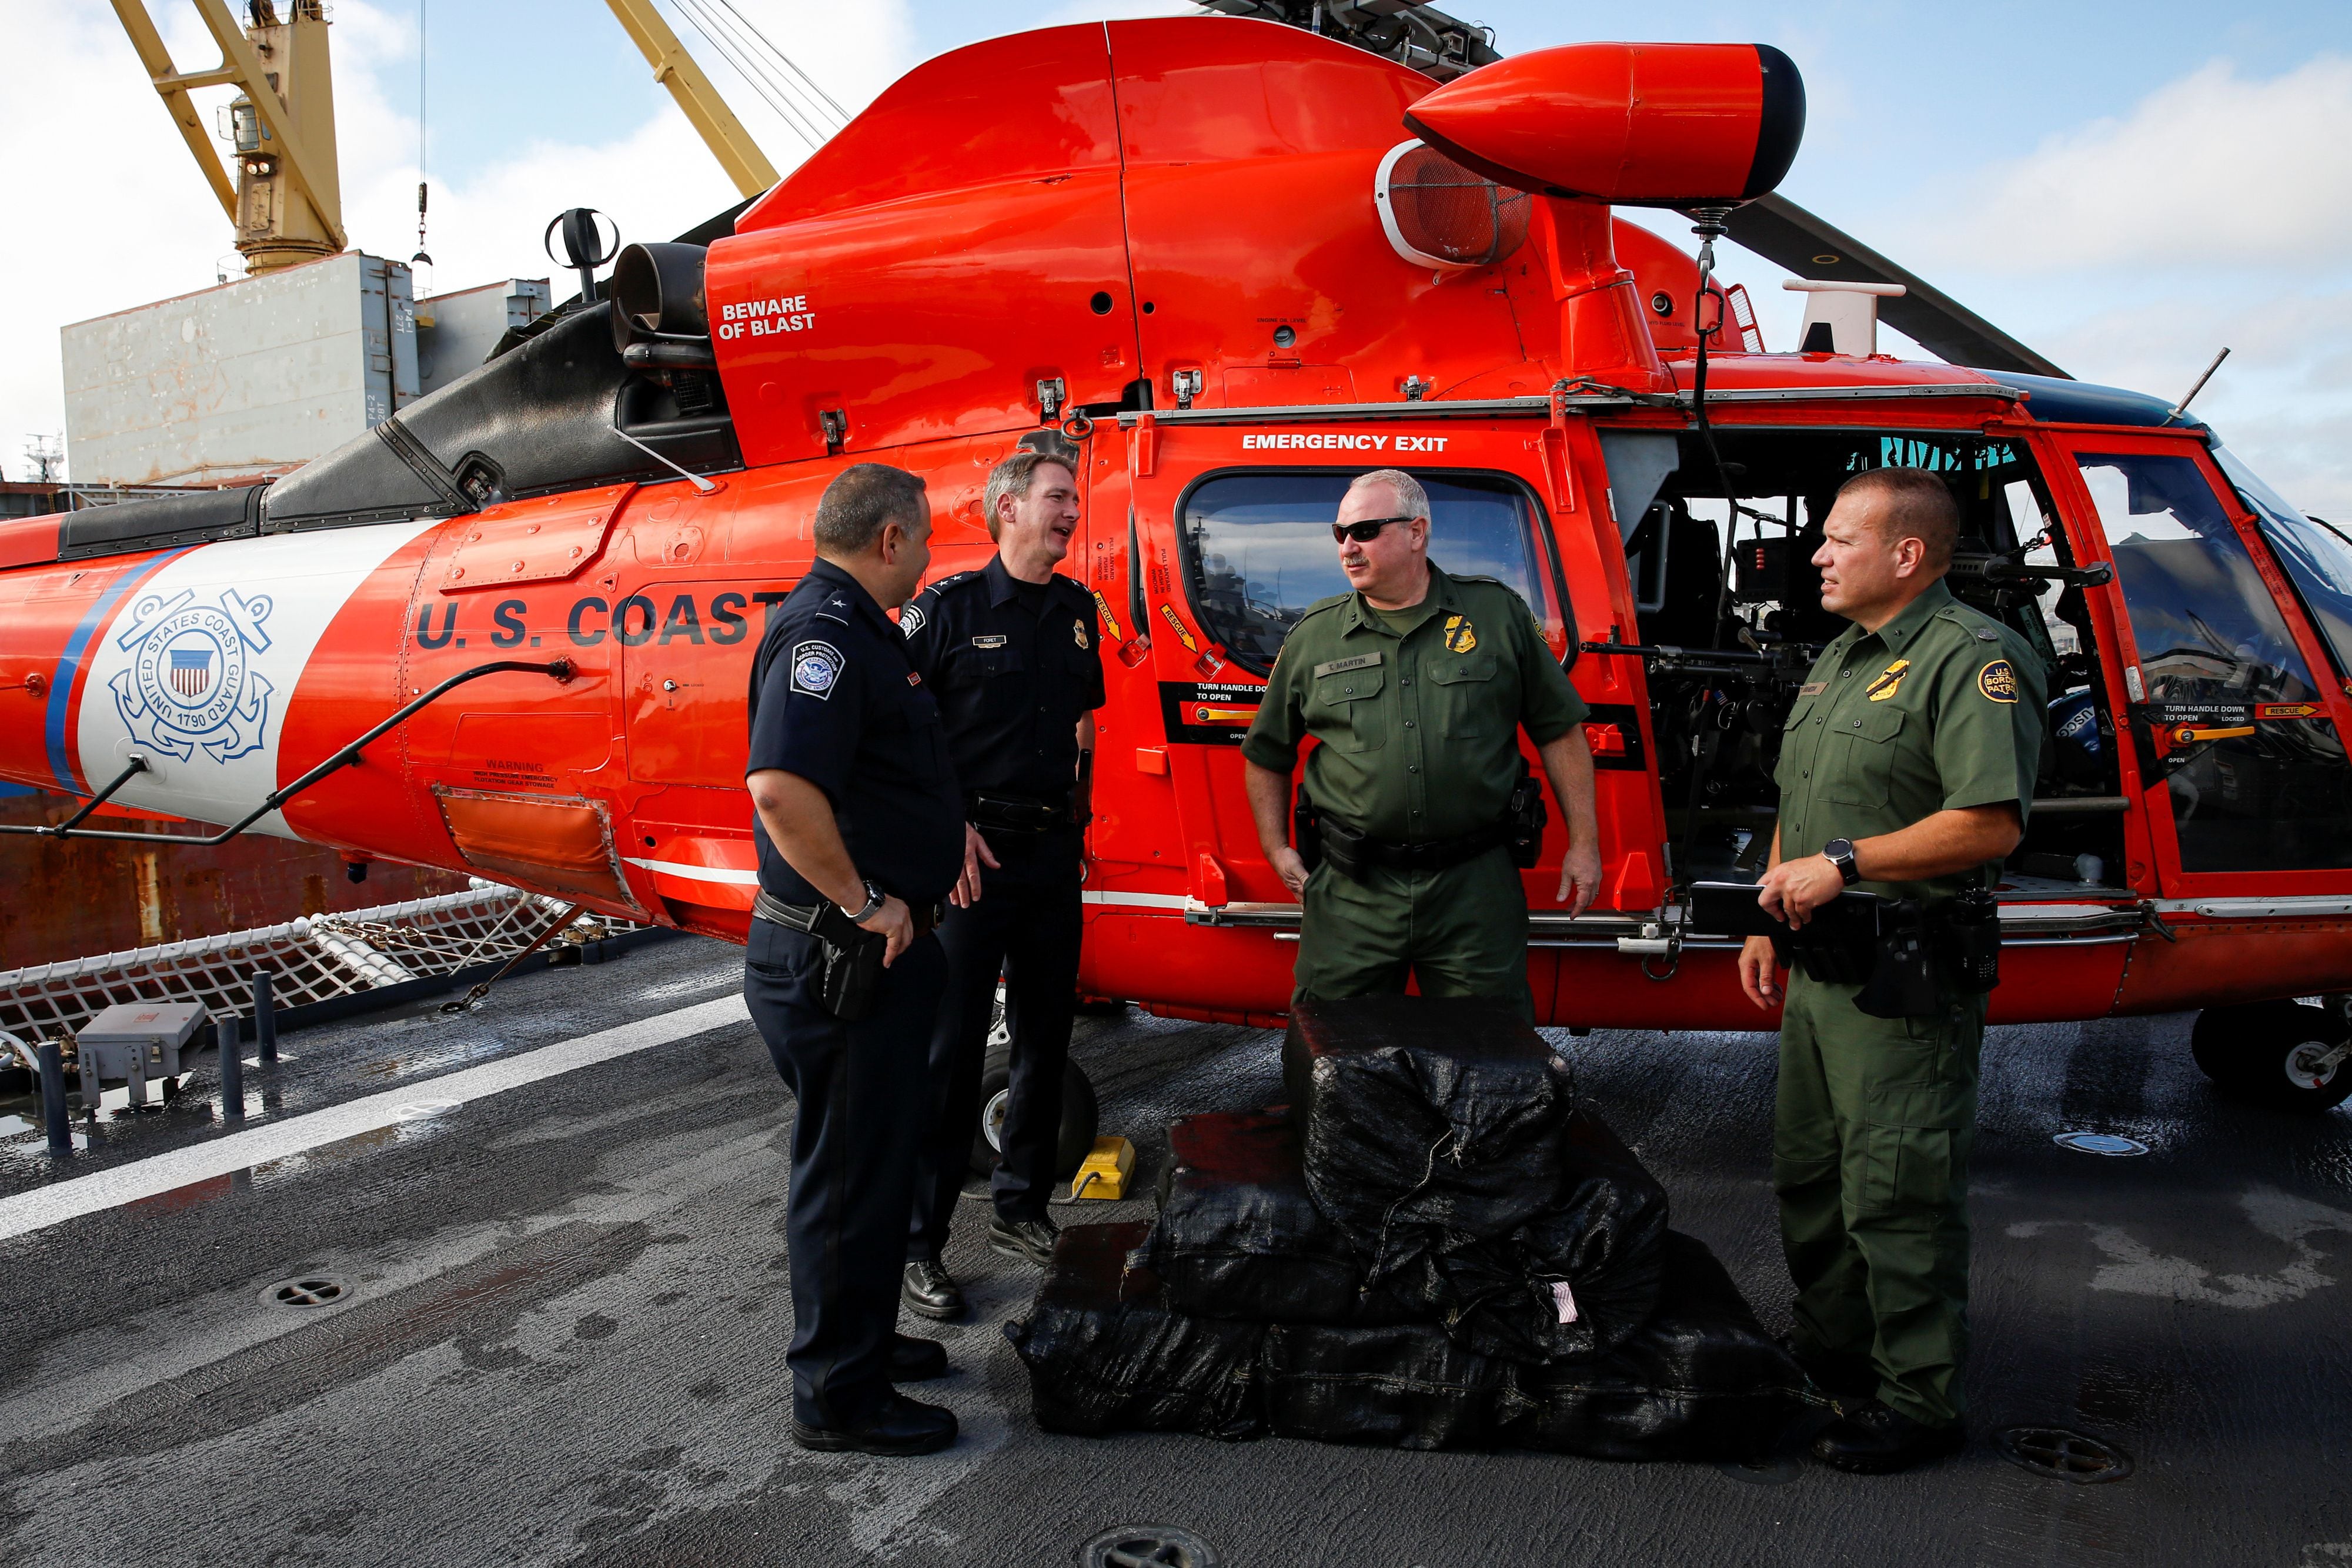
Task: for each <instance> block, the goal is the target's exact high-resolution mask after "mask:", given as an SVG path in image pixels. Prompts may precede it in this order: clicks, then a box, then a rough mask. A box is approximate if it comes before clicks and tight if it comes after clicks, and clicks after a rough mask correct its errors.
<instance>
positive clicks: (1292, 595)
mask: <svg viewBox="0 0 2352 1568" xmlns="http://www.w3.org/2000/svg"><path fill="white" fill-rule="evenodd" d="M1363 471H1365V470H1359V469H1352V468H1318V469H1307V470H1297V469H1294V470H1287V471H1286V470H1279V469H1249V470H1244V471H1242V472H1227V473H1223V474H1213V475H1211V476H1208V477H1206V478H1204V479H1202V480H1200V481H1198V482H1197V483H1195V484H1194V485H1193V486H1192V490H1191V491H1190V492H1189V493H1188V494H1187V495H1186V496H1185V497H1184V499H1183V502H1182V505H1181V513H1180V515H1181V517H1182V519H1183V523H1182V528H1181V538H1182V542H1183V550H1184V568H1185V575H1186V578H1187V585H1188V587H1189V588H1190V589H1191V591H1192V607H1193V610H1194V611H1195V612H1196V613H1198V614H1199V616H1200V618H1201V625H1202V630H1204V631H1206V632H1208V633H1209V635H1210V636H1211V637H1213V638H1214V639H1215V640H1216V641H1217V642H1219V643H1223V645H1224V647H1225V651H1226V653H1227V654H1228V655H1229V656H1230V657H1231V658H1232V660H1233V662H1234V664H1239V665H1240V666H1241V667H1242V668H1244V669H1245V670H1248V671H1250V672H1252V673H1253V674H1259V675H1263V674H1265V673H1266V672H1267V671H1269V670H1271V669H1273V668H1274V659H1275V655H1276V653H1280V652H1281V651H1282V643H1283V639H1284V638H1286V637H1287V636H1289V635H1290V629H1291V628H1292V627H1293V626H1295V625H1297V623H1298V622H1299V619H1300V618H1301V617H1302V616H1304V615H1305V614H1306V613H1307V610H1308V609H1309V608H1310V607H1311V606H1312V605H1313V604H1314V603H1315V602H1316V601H1318V600H1319V599H1325V598H1328V597H1329V596H1330V595H1332V594H1335V593H1345V592H1347V591H1349V589H1348V578H1347V574H1346V573H1345V572H1343V571H1341V570H1339V550H1338V549H1337V547H1335V546H1334V545H1333V544H1332V542H1331V522H1332V519H1333V518H1335V517H1338V516H1339V500H1340V497H1342V496H1344V495H1345V494H1346V493H1347V489H1348V486H1349V483H1350V482H1351V481H1353V480H1354V478H1355V477H1356V475H1357V474H1358V473H1359V472H1363ZM1414 477H1415V478H1417V479H1419V480H1420V481H1421V482H1422V484H1423V486H1424V487H1426V488H1427V490H1428V491H1429V507H1430V514H1431V515H1430V522H1429V559H1431V560H1432V561H1433V562H1435V563H1436V564H1437V565H1438V566H1440V567H1442V568H1444V570H1446V571H1448V572H1450V573H1452V574H1453V575H1454V576H1456V577H1491V578H1493V579H1495V580H1496V581H1498V582H1503V583H1507V584H1508V585H1509V586H1510V587H1511V588H1512V589H1513V590H1514V591H1517V593H1518V595H1519V596H1520V597H1521V598H1523V599H1525V600H1526V601H1528V604H1529V605H1530V606H1531V607H1532V608H1533V609H1534V611H1535V613H1536V617H1537V619H1538V620H1539V621H1541V622H1543V623H1544V630H1545V632H1546V633H1547V635H1550V636H1552V637H1553V640H1554V642H1555V644H1557V643H1558V642H1559V636H1558V635H1557V633H1559V632H1560V630H1561V628H1562V627H1564V626H1565V624H1566V619H1567V618H1566V614H1565V607H1566V605H1567V593H1566V591H1565V590H1564V589H1563V588H1562V587H1561V586H1560V584H1559V572H1558V569H1557V567H1555V566H1554V565H1552V564H1551V562H1550V559H1549V554H1548V553H1547V552H1546V551H1545V550H1544V549H1542V547H1541V546H1540V545H1539V544H1538V538H1537V530H1536V528H1534V527H1533V523H1534V519H1535V517H1537V515H1538V514H1537V512H1536V510H1535V503H1534V501H1533V499H1532V498H1531V497H1529V496H1528V492H1527V490H1526V488H1525V486H1521V485H1520V484H1519V483H1518V482H1517V481H1516V480H1513V479H1509V478H1506V477H1504V476H1501V475H1499V474H1493V475H1489V474H1429V473H1417V474H1415V475H1414Z"/></svg>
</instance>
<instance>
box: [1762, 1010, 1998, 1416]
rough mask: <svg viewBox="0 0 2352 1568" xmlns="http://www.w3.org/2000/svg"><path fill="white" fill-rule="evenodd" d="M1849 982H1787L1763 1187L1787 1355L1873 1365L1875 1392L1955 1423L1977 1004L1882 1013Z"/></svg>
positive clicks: (1978, 1037)
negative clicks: (1774, 1240) (1781, 1289)
mask: <svg viewBox="0 0 2352 1568" xmlns="http://www.w3.org/2000/svg"><path fill="white" fill-rule="evenodd" d="M1860 989H1861V988H1860V987H1858V986H1828V985H1821V984H1818V983H1816V982H1814V981H1811V980H1809V979H1807V978H1806V977H1804V976H1803V975H1801V974H1796V973H1792V974H1790V976H1789V980H1788V999H1787V1005H1786V1007H1785V1009H1784V1010H1783V1012H1782V1014H1781V1020H1780V1105H1779V1113H1778V1114H1777V1116H1776V1117H1775V1119H1774V1123H1773V1128H1772V1187H1773V1190H1774V1191H1775V1192H1776V1193H1778V1194H1779V1195H1780V1243H1781V1247H1782V1248H1783V1249H1784V1250H1785V1251H1786V1252H1787V1254H1788V1259H1789V1277H1790V1280H1791V1281H1793V1282H1794V1283H1795V1285H1796V1291H1797V1295H1796V1301H1795V1304H1794V1313H1795V1317H1796V1347H1797V1348H1798V1349H1799V1350H1800V1351H1802V1352H1805V1353H1807V1354H1815V1353H1820V1352H1830V1353H1832V1354H1841V1353H1842V1354H1855V1355H1865V1356H1868V1357H1869V1358H1870V1360H1871V1362H1872V1364H1874V1366H1875V1367H1876V1369H1877V1372H1878V1379H1879V1387H1878V1397H1879V1399H1880V1400H1881V1401H1882V1402H1883V1403H1884V1404H1885V1405H1886V1406H1889V1407H1891V1408H1892V1409H1894V1410H1895V1411H1897V1412H1899V1413H1900V1414H1902V1415H1905V1416H1910V1417H1912V1418H1913V1419H1914V1420H1918V1421H1925V1422H1927V1423H1929V1424H1930V1425H1935V1426H1948V1425H1950V1424H1952V1423H1955V1422H1957V1421H1958V1420H1959V1418H1960V1416H1961V1394H1960V1363H1961V1361H1962V1359H1963V1358H1964V1357H1965V1356H1966V1355H1967V1354H1968V1343H1969V1318H1968V1301H1969V1215H1968V1191H1969V1145H1971V1144H1972V1143H1973V1142H1974V1140H1975V1137H1976V1117H1977V1060H1978V1055H1979V1051H1980V1049H1981V1047H1982V1045H1983V1042H1984V1012H1985V1009H1984V998H1981V997H1971V998H1964V999H1960V1000H1956V1001H1951V1002H1948V1004H1947V1006H1946V1007H1945V1009H1944V1010H1943V1011H1942V1012H1941V1013H1940V1014H1938V1015H1937V1016H1934V1017H1929V1018H1916V1019H1878V1018H1873V1017H1871V1016H1870V1015H1869V1014H1867V1013H1864V1012H1862V1011H1861V1010H1859V1009H1856V1008H1855V1007H1854V1005H1853V998H1854V995H1855V993H1856V992H1857V991H1859V990H1860Z"/></svg>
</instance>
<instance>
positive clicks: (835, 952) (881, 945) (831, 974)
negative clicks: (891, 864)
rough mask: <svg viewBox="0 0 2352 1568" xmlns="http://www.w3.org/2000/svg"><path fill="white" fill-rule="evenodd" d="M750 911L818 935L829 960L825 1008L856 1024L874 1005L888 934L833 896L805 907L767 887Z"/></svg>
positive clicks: (822, 991)
mask: <svg viewBox="0 0 2352 1568" xmlns="http://www.w3.org/2000/svg"><path fill="white" fill-rule="evenodd" d="M751 913H752V915H754V916H756V917H757V918H759V919H761V920H767V921H772V922H773V923H775V924H776V925H784V926H789V927H791V928H792V929H793V930H794V931H804V932H806V933H807V934H808V935H810V936H814V937H815V938H816V943H817V950H818V953H819V956H821V957H822V958H823V960H824V976H823V978H822V980H821V981H820V984H819V988H818V993H817V999H818V1001H819V1002H820V1003H822V1004H823V1006H824V1010H825V1011H827V1012H829V1013H831V1014H832V1015H833V1016H834V1017H835V1018H837V1019H841V1020H842V1022H844V1023H856V1022H857V1021H858V1019H862V1018H864V1017H866V1014H868V1013H870V1012H872V1011H873V1010H874V997H875V993H876V992H877V991H879V990H880V989H881V988H882V973H883V970H882V956H883V954H884V953H885V952H886V951H887V950H888V947H889V945H890V944H889V939H888V938H887V937H885V936H881V935H879V934H878V933H876V932H872V931H868V930H866V928H865V927H864V926H862V925H857V924H856V923H855V922H853V921H852V920H851V919H850V918H849V916H848V915H845V914H843V913H842V911H841V909H840V907H839V906H838V905H836V904H833V903H832V902H831V901H829V900H828V901H825V902H822V903H819V904H816V905H815V906H814V908H803V907H802V906H800V905H798V904H786V903H783V902H782V900H780V899H775V898H772V897H770V896H769V895H768V891H767V889H765V888H761V890H760V891H759V892H758V893H756V894H753V895H752V898H751Z"/></svg>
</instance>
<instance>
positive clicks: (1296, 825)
mask: <svg viewBox="0 0 2352 1568" xmlns="http://www.w3.org/2000/svg"><path fill="white" fill-rule="evenodd" d="M1290 837H1291V841H1292V843H1293V845H1294V846H1295V847H1296V848H1297V851H1298V858H1299V860H1300V861H1301V862H1303V863H1304V864H1305V865H1306V867H1307V870H1308V871H1313V870H1314V869H1315V868H1316V867H1317V866H1318V865H1321V864H1322V863H1323V819H1322V818H1321V817H1319V816H1318V815H1317V814H1316V811H1315V802H1314V801H1313V800H1309V799H1308V798H1307V786H1306V785H1304V784H1301V785H1300V786H1298V792H1297V794H1296V795H1295V796H1293V797H1292V798H1291V802H1290Z"/></svg>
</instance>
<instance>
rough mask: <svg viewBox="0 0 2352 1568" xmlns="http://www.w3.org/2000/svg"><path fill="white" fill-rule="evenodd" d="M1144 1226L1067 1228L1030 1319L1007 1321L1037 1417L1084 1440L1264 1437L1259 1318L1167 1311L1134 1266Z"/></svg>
mask: <svg viewBox="0 0 2352 1568" xmlns="http://www.w3.org/2000/svg"><path fill="white" fill-rule="evenodd" d="M1149 1228H1150V1227H1149V1226H1148V1225H1146V1224H1143V1223H1141V1222H1138V1223H1134V1224H1129V1225H1073V1226H1071V1227H1069V1228H1067V1229H1066V1230H1064V1231H1063V1232H1062V1236H1061V1239H1060V1240H1059V1241H1058V1242H1057V1243H1055V1248H1054V1262H1053V1266H1052V1267H1051V1268H1049V1269H1047V1270H1045V1281H1044V1283H1043V1284H1041V1285H1040V1286H1039V1287H1038V1291H1037V1299H1036V1301H1034V1303H1032V1304H1031V1306H1030V1309H1029V1316H1028V1317H1027V1319H1026V1320H1022V1321H1015V1322H1008V1323H1006V1324H1005V1325H1004V1337H1005V1338H1007V1339H1009V1340H1011V1341H1012V1342H1013V1349H1014V1350H1015V1351H1017V1352H1018V1353H1019V1354H1020V1356H1021V1359H1022V1361H1023V1362H1024V1363H1025V1364H1027V1365H1028V1368H1029V1388H1030V1396H1031V1402H1032V1408H1033V1410H1034V1413H1035V1415H1036V1418H1037V1425H1039V1426H1040V1427H1044V1428H1045V1430H1047V1431H1048V1432H1067V1433H1072V1434H1074V1435H1076V1436H1078V1437H1101V1436H1102V1435H1104V1434H1106V1433H1109V1432H1120V1431H1145V1432H1193V1433H1197V1434H1199V1435H1200V1436H1202V1437H1222V1438H1226V1439H1237V1438H1244V1437H1257V1436H1259V1435H1260V1434H1262V1433H1263V1432H1264V1431H1265V1416H1264V1414H1263V1410H1262V1404H1263V1402H1262V1400H1261V1399H1260V1397H1259V1388H1258V1372H1257V1362H1258V1346H1259V1342H1260V1341H1261V1340H1262V1339H1263V1338H1264V1337H1265V1327H1264V1325H1262V1324H1259V1323H1254V1322H1234V1321H1231V1320H1226V1319H1214V1318H1188V1317H1182V1316H1180V1315H1179V1314H1177V1313H1176V1312H1172V1311H1171V1310H1170V1308H1169V1306H1168V1303H1167V1299H1166V1296H1165V1295H1164V1294H1163V1292H1162V1291H1160V1281H1159V1280H1158V1279H1157V1278H1155V1277H1154V1276H1153V1275H1152V1273H1151V1272H1150V1270H1148V1269H1144V1268H1140V1267H1130V1266H1129V1257H1128V1255H1129V1253H1130V1252H1132V1251H1133V1250H1134V1249H1136V1248H1138V1247H1139V1246H1141V1245H1142V1243H1143V1238H1144V1233H1145V1231H1146V1230H1147V1229H1149Z"/></svg>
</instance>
